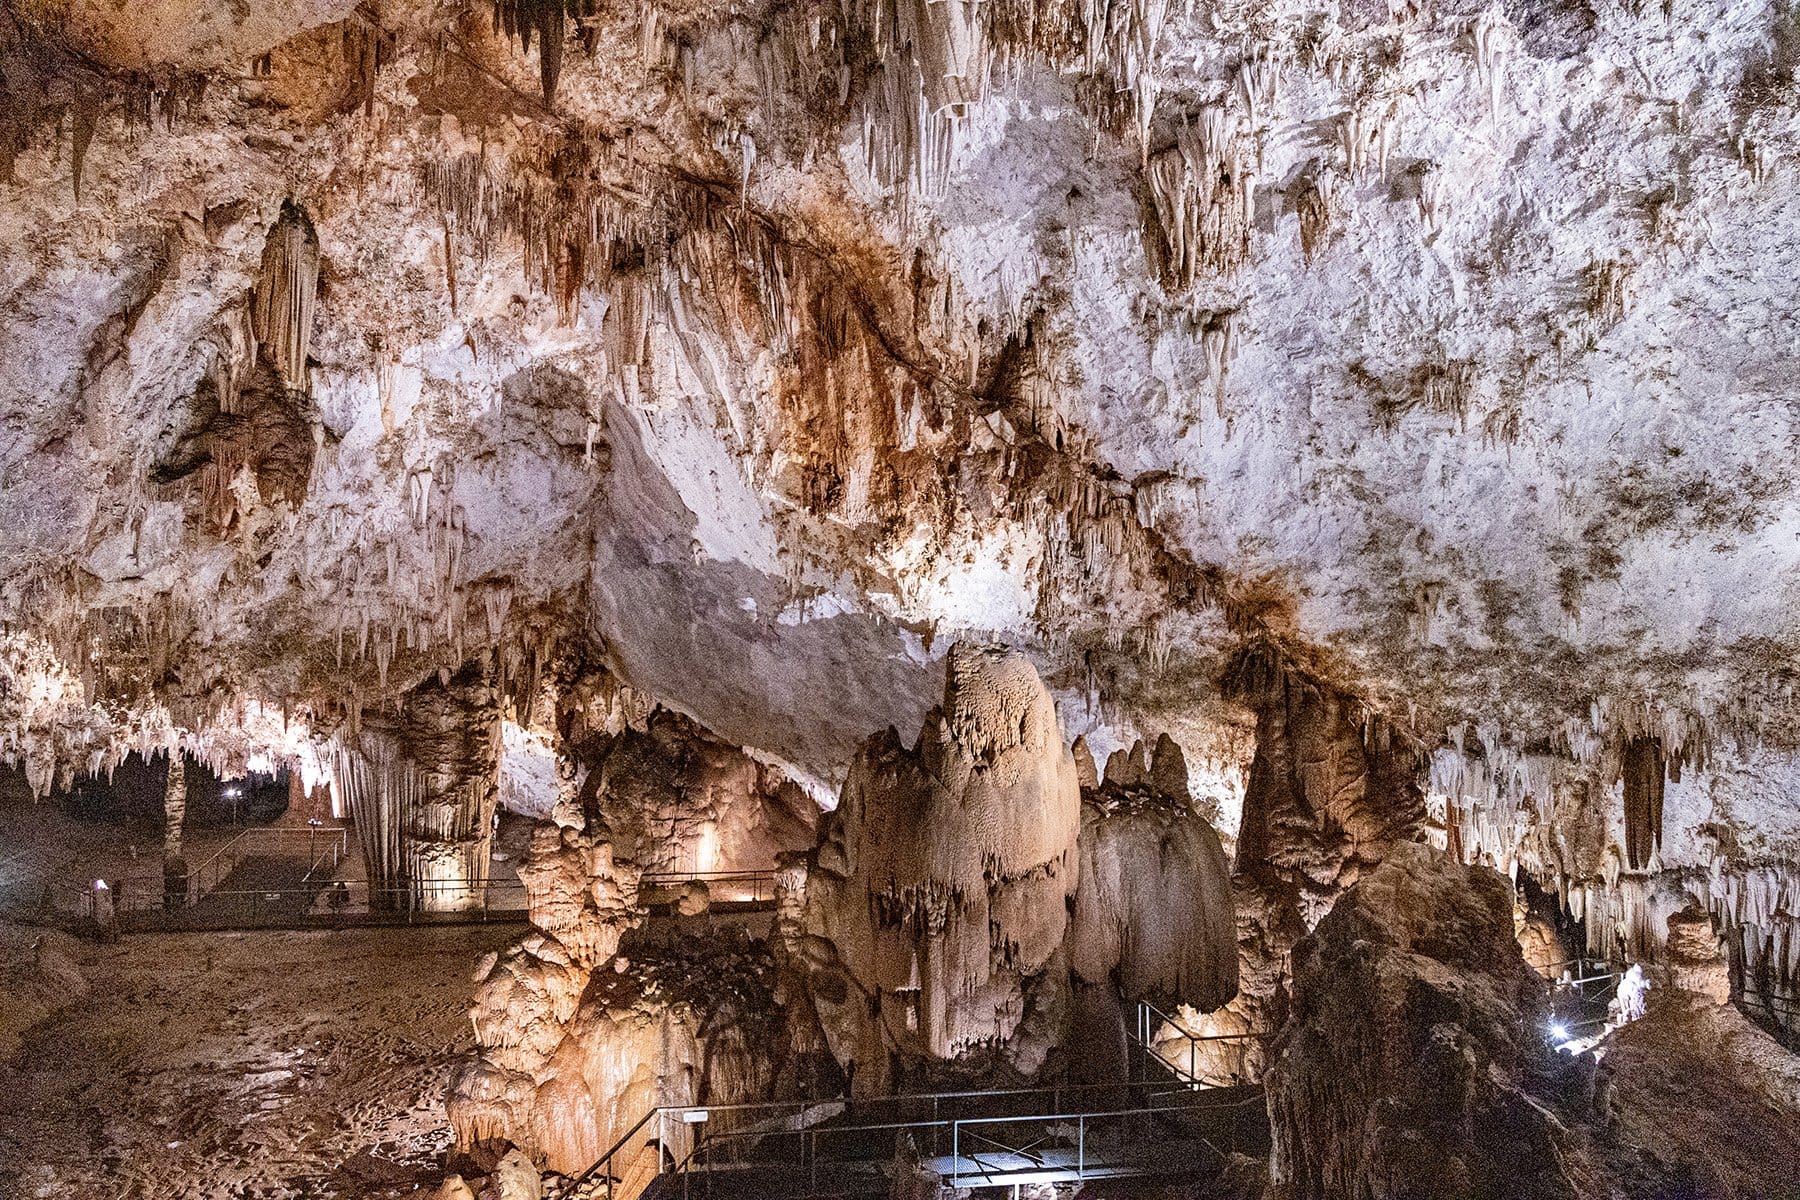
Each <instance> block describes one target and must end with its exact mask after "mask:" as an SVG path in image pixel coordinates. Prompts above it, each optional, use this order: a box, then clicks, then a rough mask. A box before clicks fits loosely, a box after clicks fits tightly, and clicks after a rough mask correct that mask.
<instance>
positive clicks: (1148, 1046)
mask: <svg viewBox="0 0 1800 1200" xmlns="http://www.w3.org/2000/svg"><path fill="white" fill-rule="evenodd" d="M1163 1026H1168V1027H1170V1028H1172V1029H1174V1030H1175V1032H1176V1034H1177V1035H1179V1036H1180V1037H1181V1039H1182V1040H1183V1041H1185V1042H1186V1043H1187V1049H1188V1052H1187V1060H1188V1065H1187V1069H1186V1070H1183V1069H1182V1067H1181V1064H1179V1063H1176V1062H1171V1061H1170V1060H1169V1058H1168V1056H1166V1055H1164V1054H1163V1053H1162V1052H1161V1051H1159V1050H1158V1049H1157V1048H1156V1034H1157V1033H1158V1031H1160V1030H1161V1029H1162V1028H1163ZM1268 1036H1269V1035H1268V1034H1266V1033H1263V1032H1261V1031H1259V1030H1245V1031H1243V1032H1241V1033H1209V1034H1200V1033H1194V1032H1192V1031H1190V1030H1189V1029H1188V1027H1187V1026H1186V1025H1184V1024H1183V1023H1182V1022H1180V1021H1178V1020H1176V1019H1175V1018H1174V1017H1172V1016H1170V1015H1169V1014H1168V1013H1166V1012H1164V1011H1163V1010H1162V1009H1160V1008H1158V1007H1157V1006H1156V1005H1154V1004H1152V1003H1151V1002H1150V1001H1148V1000H1140V1001H1138V1010H1137V1034H1136V1036H1135V1037H1134V1038H1133V1039H1132V1040H1133V1041H1135V1042H1136V1043H1137V1045H1138V1048H1139V1049H1141V1050H1142V1051H1143V1052H1144V1053H1145V1054H1147V1055H1148V1056H1149V1057H1150V1058H1152V1059H1154V1060H1156V1061H1157V1062H1158V1063H1160V1064H1162V1065H1163V1066H1164V1067H1166V1068H1167V1069H1168V1070H1169V1071H1170V1072H1171V1073H1173V1074H1174V1075H1176V1076H1177V1077H1179V1078H1180V1079H1181V1080H1182V1081H1183V1082H1185V1083H1187V1084H1188V1085H1189V1086H1190V1087H1208V1086H1218V1085H1209V1084H1208V1083H1207V1082H1206V1081H1204V1080H1202V1079H1201V1078H1200V1073H1199V1063H1198V1058H1199V1049H1200V1046H1201V1045H1202V1044H1204V1043H1208V1042H1248V1041H1262V1040H1266V1039H1267V1038H1268Z"/></svg>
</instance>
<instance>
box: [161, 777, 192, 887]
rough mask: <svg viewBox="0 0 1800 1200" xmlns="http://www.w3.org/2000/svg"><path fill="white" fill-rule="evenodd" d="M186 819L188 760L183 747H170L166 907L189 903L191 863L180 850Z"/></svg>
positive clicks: (165, 798) (165, 844) (165, 840)
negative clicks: (183, 754) (183, 825)
mask: <svg viewBox="0 0 1800 1200" xmlns="http://www.w3.org/2000/svg"><path fill="white" fill-rule="evenodd" d="M186 820H187V762H186V760H185V759H184V758H183V757H182V753H181V747H179V746H176V747H174V748H172V749H171V750H170V751H169V774H168V780H167V782H166V783H165V785H164V789H163V907H164V908H169V909H174V908H180V907H181V906H182V905H183V904H185V903H187V886H188V867H187V859H185V858H183V857H182V854H181V833H182V824H183V822H185V821H186Z"/></svg>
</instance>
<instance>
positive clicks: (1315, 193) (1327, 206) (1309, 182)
mask: <svg viewBox="0 0 1800 1200" xmlns="http://www.w3.org/2000/svg"><path fill="white" fill-rule="evenodd" d="M1336 190H1337V189H1336V188H1335V187H1334V186H1333V180H1332V179H1331V177H1330V176H1328V175H1326V174H1325V173H1324V172H1323V171H1322V170H1317V169H1315V170H1314V171H1313V172H1311V173H1310V174H1307V175H1305V176H1303V177H1302V178H1301V180H1300V182H1299V183H1297V184H1296V185H1295V192H1294V197H1293V206H1294V212H1295V214H1296V215H1297V216H1298V217H1299V218H1300V255H1301V257H1302V258H1303V259H1305V261H1306V265H1307V266H1311V265H1312V263H1313V260H1314V259H1316V258H1317V257H1318V256H1319V253H1320V252H1321V251H1322V250H1324V248H1325V247H1326V246H1327V245H1329V244H1330V242H1331V238H1332V234H1333V232H1334V230H1333V225H1334V213H1333V201H1334V199H1335V195H1334V194H1335V192H1336Z"/></svg>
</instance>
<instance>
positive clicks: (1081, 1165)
mask: <svg viewBox="0 0 1800 1200" xmlns="http://www.w3.org/2000/svg"><path fill="white" fill-rule="evenodd" d="M1075 1178H1077V1179H1085V1178H1087V1117H1085V1116H1083V1117H1082V1118H1081V1119H1080V1120H1078V1121H1076V1122H1075Z"/></svg>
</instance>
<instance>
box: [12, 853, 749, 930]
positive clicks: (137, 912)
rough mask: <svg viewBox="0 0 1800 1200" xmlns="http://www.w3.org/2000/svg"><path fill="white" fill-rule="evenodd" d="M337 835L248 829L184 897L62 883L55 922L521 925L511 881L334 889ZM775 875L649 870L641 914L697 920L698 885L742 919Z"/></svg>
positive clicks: (157, 926)
mask: <svg viewBox="0 0 1800 1200" xmlns="http://www.w3.org/2000/svg"><path fill="white" fill-rule="evenodd" d="M270 835H290V837H304V838H307V842H306V843H305V844H304V846H302V845H301V844H300V843H298V842H294V843H293V846H294V849H293V853H291V854H283V853H281V846H280V844H279V843H277V844H274V845H271V846H267V847H265V846H263V845H261V844H260V843H259V842H257V841H255V840H253V838H262V839H263V840H268V837H269V836H270ZM345 845H346V842H345V837H344V830H342V829H340V828H333V829H329V830H325V831H322V832H309V831H305V830H264V829H258V830H248V831H246V832H245V834H243V835H240V837H239V838H236V839H233V841H232V843H230V844H229V845H228V846H227V847H226V848H225V849H223V850H221V851H220V852H219V853H218V854H215V855H214V856H213V857H212V858H211V859H208V860H207V861H206V862H205V863H203V864H201V866H200V868H198V869H197V870H196V871H195V872H194V873H193V874H192V875H191V876H190V877H189V884H188V890H187V894H186V896H185V897H184V896H180V895H177V896H175V897H174V898H173V899H171V898H169V897H166V896H162V895H157V894H154V893H151V892H143V893H133V894H131V895H120V894H118V891H117V890H113V889H100V888H99V887H98V885H97V884H96V885H74V884H71V885H68V886H67V887H66V888H65V889H64V891H63V893H62V894H59V895H58V896H57V901H56V904H55V906H54V910H53V911H52V912H50V913H48V914H42V915H44V916H48V917H49V918H50V919H51V920H52V921H53V922H57V923H62V924H67V925H71V926H74V927H77V928H86V929H94V928H98V927H99V926H100V925H101V924H102V912H101V907H102V904H104V905H105V906H106V908H107V910H108V911H107V912H106V914H105V919H106V920H108V921H110V922H111V923H112V924H113V925H114V927H115V928H116V929H117V930H118V931H119V932H122V933H128V934H130V933H187V932H205V931H225V930H265V929H266V930H282V929H285V930H306V929H363V928H370V927H391V926H410V925H480V924H508V923H524V922H526V921H527V920H529V918H530V910H529V906H528V904H527V896H526V892H525V887H524V885H523V884H521V883H519V882H518V881H517V880H516V879H502V880H489V881H487V882H485V883H479V884H467V883H457V882H429V883H416V884H408V885H398V886H394V887H386V888H371V887H370V886H369V885H368V884H366V883H363V882H360V881H352V882H348V883H340V882H336V881H333V880H332V879H331V875H332V873H333V871H334V870H335V869H336V867H337V865H338V863H339V861H340V860H341V858H342V856H343V854H344V853H345ZM774 879H775V876H774V873H773V872H770V871H714V872H691V873H673V872H671V873H660V874H646V875H645V876H644V877H643V880H642V883H641V887H642V893H641V895H642V899H643V903H644V910H645V916H646V918H647V919H648V920H649V921H652V922H656V923H658V924H671V923H677V924H678V923H685V922H686V921H689V920H693V919H697V918H689V917H684V916H681V915H680V906H681V902H682V898H683V894H684V893H685V892H686V891H688V890H689V887H690V885H691V884H694V883H702V884H705V885H706V887H707V891H708V892H709V893H710V894H711V895H713V896H718V897H722V898H721V899H714V900H711V901H710V904H709V906H708V908H707V910H706V912H705V914H703V916H702V917H701V918H698V919H704V917H708V916H716V917H741V916H744V915H754V914H763V913H772V912H774V910H775V892H774Z"/></svg>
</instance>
